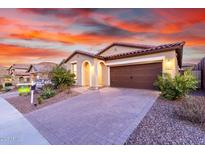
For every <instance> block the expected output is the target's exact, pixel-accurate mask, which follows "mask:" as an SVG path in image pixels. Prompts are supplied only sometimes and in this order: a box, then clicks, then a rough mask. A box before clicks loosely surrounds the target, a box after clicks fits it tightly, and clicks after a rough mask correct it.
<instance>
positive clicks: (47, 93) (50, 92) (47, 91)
mask: <svg viewBox="0 0 205 154" xmlns="http://www.w3.org/2000/svg"><path fill="white" fill-rule="evenodd" d="M54 95H55V90H54V89H53V88H51V87H44V88H43V90H42V93H41V97H42V98H43V99H48V98H50V97H53V96H54Z"/></svg>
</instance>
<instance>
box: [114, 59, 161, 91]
mask: <svg viewBox="0 0 205 154" xmlns="http://www.w3.org/2000/svg"><path fill="white" fill-rule="evenodd" d="M161 73H162V63H161V62H158V63H150V64H138V65H128V66H117V67H111V68H110V85H111V86H112V87H125V88H139V89H154V86H153V83H154V82H155V80H156V78H157V75H159V74H161Z"/></svg>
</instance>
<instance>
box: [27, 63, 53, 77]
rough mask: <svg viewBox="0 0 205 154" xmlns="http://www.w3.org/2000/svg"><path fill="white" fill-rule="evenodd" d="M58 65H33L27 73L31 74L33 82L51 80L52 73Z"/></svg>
mask: <svg viewBox="0 0 205 154" xmlns="http://www.w3.org/2000/svg"><path fill="white" fill-rule="evenodd" d="M56 66H57V64H55V63H51V62H42V63H39V64H32V65H30V67H29V68H28V70H27V73H29V74H30V79H31V80H33V81H34V80H36V79H44V80H46V79H49V77H50V72H51V71H52V70H53V68H54V67H56Z"/></svg>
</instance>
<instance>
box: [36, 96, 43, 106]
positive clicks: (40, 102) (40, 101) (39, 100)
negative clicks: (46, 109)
mask: <svg viewBox="0 0 205 154" xmlns="http://www.w3.org/2000/svg"><path fill="white" fill-rule="evenodd" d="M37 100H38V104H42V103H43V98H42V97H41V96H38V97H37Z"/></svg>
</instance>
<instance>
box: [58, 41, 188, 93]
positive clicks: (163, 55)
mask: <svg viewBox="0 0 205 154" xmlns="http://www.w3.org/2000/svg"><path fill="white" fill-rule="evenodd" d="M184 44H185V42H177V43H170V44H163V45H157V46H149V45H141V44H131V43H112V44H111V45H109V46H107V47H106V48H104V49H103V50H101V51H100V52H99V53H97V54H92V53H88V52H83V51H78V50H77V51H75V52H73V53H72V54H71V55H70V56H69V57H68V58H67V59H65V60H63V61H62V62H61V64H60V66H63V67H65V68H67V69H68V70H71V72H73V73H74V74H75V75H76V85H79V86H89V87H94V88H97V87H101V86H111V87H126V88H142V89H153V88H154V86H153V83H154V82H155V80H156V78H157V76H158V75H160V74H162V73H169V74H170V75H171V76H172V77H174V76H175V75H176V74H177V73H178V70H179V68H181V66H182V55H183V46H184Z"/></svg>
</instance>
